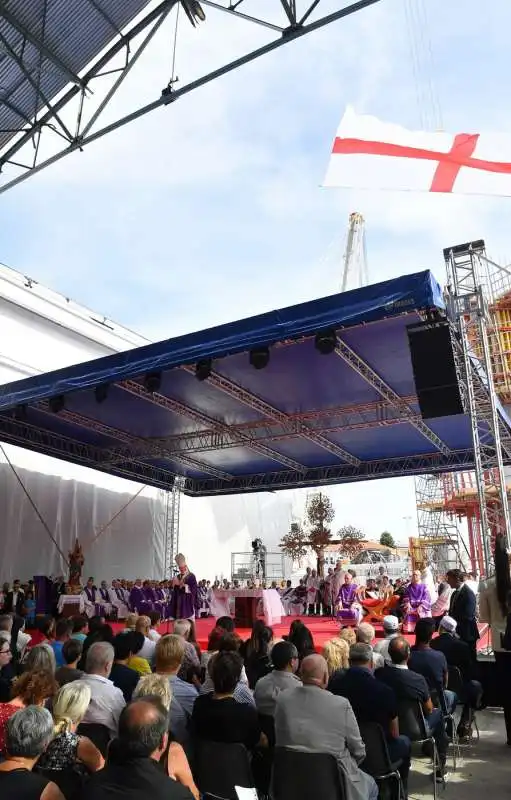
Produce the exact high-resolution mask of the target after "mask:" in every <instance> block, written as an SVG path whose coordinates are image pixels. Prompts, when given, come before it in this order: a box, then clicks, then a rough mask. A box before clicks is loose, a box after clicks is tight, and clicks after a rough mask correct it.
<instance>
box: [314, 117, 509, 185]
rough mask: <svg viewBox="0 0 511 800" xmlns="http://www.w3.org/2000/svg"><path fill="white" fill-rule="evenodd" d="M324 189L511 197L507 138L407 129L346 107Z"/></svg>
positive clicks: (497, 135)
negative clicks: (384, 190) (326, 187)
mask: <svg viewBox="0 0 511 800" xmlns="http://www.w3.org/2000/svg"><path fill="white" fill-rule="evenodd" d="M323 185H324V186H342V187H349V188H356V189H386V190H393V191H408V192H445V193H456V194H481V195H484V194H486V195H498V196H511V136H505V135H502V134H495V133H456V134H452V133H444V132H439V133H428V132H427V131H411V130H407V129H406V128H402V127H401V126H400V125H395V124H393V123H389V122H382V121H381V120H379V119H377V118H376V117H371V116H367V115H359V114H357V113H356V112H355V111H354V110H353V109H352V108H351V107H348V108H347V109H346V113H345V114H344V116H343V118H342V120H341V124H340V125H339V128H338V131H337V135H336V137H335V139H334V143H333V146H332V155H331V157H330V163H329V165H328V170H327V174H326V177H325V180H324V183H323Z"/></svg>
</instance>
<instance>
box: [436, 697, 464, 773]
mask: <svg viewBox="0 0 511 800" xmlns="http://www.w3.org/2000/svg"><path fill="white" fill-rule="evenodd" d="M431 699H432V701H433V705H434V706H436V707H437V708H440V709H441V711H442V716H443V718H444V721H445V722H446V724H447V723H448V725H449V727H448V728H447V731H448V736H449V738H450V740H451V744H452V768H453V771H454V772H456V764H457V759H460V758H461V751H460V741H459V738H458V731H457V728H456V719H455V716H454V712H453V711H449V709H448V708H447V698H446V696H445V692H444V689H443V687H440V688H436V689H431ZM449 730H450V731H451V733H450V735H449Z"/></svg>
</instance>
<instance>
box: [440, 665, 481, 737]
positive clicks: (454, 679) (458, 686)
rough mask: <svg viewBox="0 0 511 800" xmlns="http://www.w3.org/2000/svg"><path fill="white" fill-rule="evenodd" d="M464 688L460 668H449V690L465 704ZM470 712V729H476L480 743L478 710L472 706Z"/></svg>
mask: <svg viewBox="0 0 511 800" xmlns="http://www.w3.org/2000/svg"><path fill="white" fill-rule="evenodd" d="M464 687H465V684H464V681H463V677H462V675H461V670H460V668H459V667H449V673H448V678H447V688H448V689H450V690H451V692H455V693H456V694H457V695H458V698H459V699H460V702H463V700H462V698H463V696H464V694H465V688H464ZM469 712H470V713H469V717H468V721H469V724H470V727H471V728H472V726H473V727H474V730H475V732H476V735H475V738H476V741H477V742H478V741H479V738H480V734H479V726H478V724H477V715H476V709H475V708H472V707H471V706H470V709H469Z"/></svg>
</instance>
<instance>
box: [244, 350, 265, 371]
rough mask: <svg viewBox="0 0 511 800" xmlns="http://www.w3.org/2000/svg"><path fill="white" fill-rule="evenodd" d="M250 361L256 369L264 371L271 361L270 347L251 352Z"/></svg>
mask: <svg viewBox="0 0 511 800" xmlns="http://www.w3.org/2000/svg"><path fill="white" fill-rule="evenodd" d="M249 361H250V364H251V366H252V367H254V369H264V368H265V367H267V366H268V363H269V361H270V349H269V347H255V348H254V349H253V350H251V351H250V355H249Z"/></svg>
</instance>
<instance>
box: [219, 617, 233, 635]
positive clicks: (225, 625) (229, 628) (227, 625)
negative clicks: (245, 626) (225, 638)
mask: <svg viewBox="0 0 511 800" xmlns="http://www.w3.org/2000/svg"><path fill="white" fill-rule="evenodd" d="M216 627H217V628H222V629H223V630H224V631H225V632H226V633H234V620H233V618H232V617H219V618H218V619H217V621H216Z"/></svg>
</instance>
